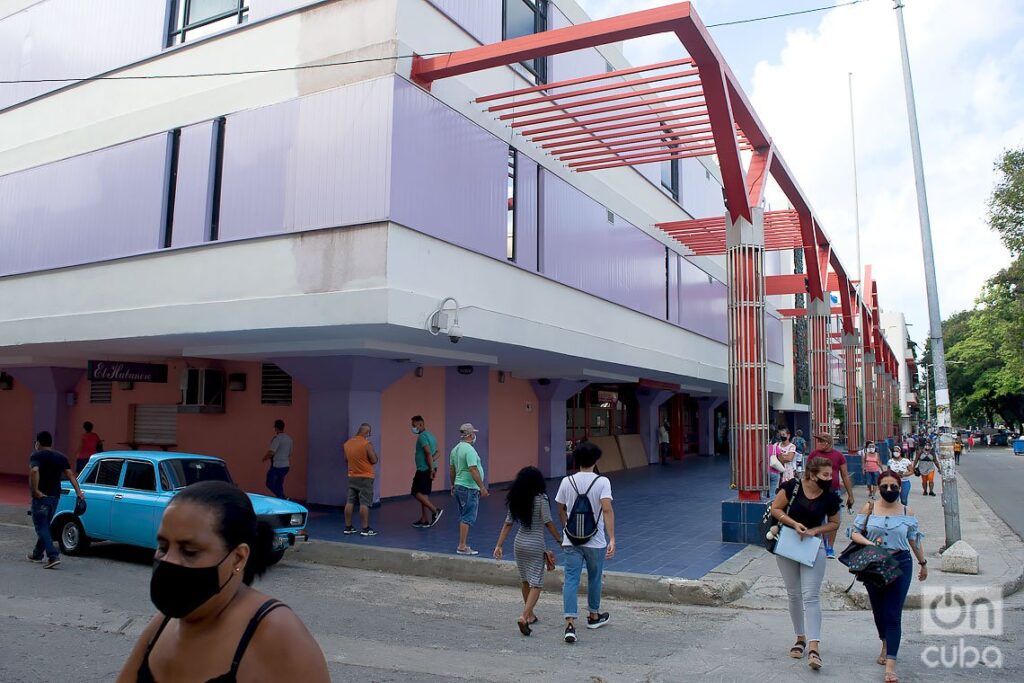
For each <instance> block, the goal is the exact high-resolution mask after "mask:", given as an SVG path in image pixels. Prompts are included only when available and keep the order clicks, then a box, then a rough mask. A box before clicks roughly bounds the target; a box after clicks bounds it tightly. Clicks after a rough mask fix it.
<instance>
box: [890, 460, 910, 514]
mask: <svg viewBox="0 0 1024 683" xmlns="http://www.w3.org/2000/svg"><path fill="white" fill-rule="evenodd" d="M888 469H889V470H891V471H892V472H895V473H896V474H898V475H900V482H901V483H900V503H901V504H903V505H906V504H907V503H908V501H909V500H910V475H911V473H912V472H913V471H914V462H913V461H912V460H911V459H910V458H908V457H907V454H906V453H904V452H902V451H901V450H900V449H898V448H894V449H893V453H892V455H891V456H889V465H888Z"/></svg>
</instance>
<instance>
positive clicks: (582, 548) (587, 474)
mask: <svg viewBox="0 0 1024 683" xmlns="http://www.w3.org/2000/svg"><path fill="white" fill-rule="evenodd" d="M600 458H601V449H600V448H598V447H597V446H596V445H595V444H593V443H590V442H589V441H584V442H583V443H581V444H580V445H579V446H577V447H576V449H575V450H574V451H573V459H574V461H575V463H576V466H577V467H578V468H579V471H578V472H577V473H576V474H573V475H570V476H568V477H565V478H563V479H562V483H561V484H559V486H558V493H557V494H555V502H556V503H557V504H558V518H559V519H560V520H561V522H562V528H563V529H565V532H564V533H563V534H562V550H563V552H564V553H565V577H564V582H563V584H562V609H563V611H564V616H565V622H566V624H565V634H564V635H563V639H564V640H565V642H566V643H575V642H576V637H577V636H576V619H577V618H578V617H579V607H578V600H579V595H578V593H579V588H580V578H581V576H582V575H583V566H584V565H586V567H587V609H588V611H589V613H588V615H587V628H589V629H597V628H601V627H602V626H605V625H606V624H607V623H608V620H609V615H608V613H607V612H602V611H601V577H602V575H603V573H604V561H605V560H606V559H607V560H610V559H611V558H613V557H615V512H614V510H613V509H612V484H611V482H610V481H608V477H605V476H601V475H599V474H597V472H595V471H594V469H595V467H596V465H597V461H598V460H599V459H600Z"/></svg>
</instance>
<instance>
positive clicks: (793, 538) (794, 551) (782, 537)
mask: <svg viewBox="0 0 1024 683" xmlns="http://www.w3.org/2000/svg"><path fill="white" fill-rule="evenodd" d="M819 548H821V538H820V537H819V536H806V537H804V538H800V534H798V533H797V532H796V529H794V528H792V527H788V526H784V527H782V531H781V533H780V534H779V540H778V541H776V543H775V554H776V555H780V556H782V557H788V558H789V559H791V560H793V561H794V562H799V563H800V564H805V565H807V566H808V567H813V566H814V561H815V560H816V559H817V558H818V549H819Z"/></svg>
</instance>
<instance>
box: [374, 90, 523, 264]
mask: <svg viewBox="0 0 1024 683" xmlns="http://www.w3.org/2000/svg"><path fill="white" fill-rule="evenodd" d="M391 154H392V163H391V220H393V221H395V222H396V223H401V224H402V225H405V226H407V227H409V228H412V229H413V230H418V231H420V232H422V233H425V234H427V235H432V236H434V237H437V238H438V239H442V240H444V241H446V242H450V243H452V244H457V245H459V246H461V247H465V248H466V249H472V250H473V251H477V252H480V253H482V254H486V255H488V256H493V257H494V258H499V259H502V260H505V251H506V246H505V240H506V219H507V216H506V214H507V210H508V209H507V207H508V203H507V198H508V171H507V168H508V145H507V144H506V143H505V142H503V141H501V140H499V139H498V138H496V137H494V136H493V135H491V134H490V133H488V132H487V131H485V130H484V129H482V128H480V127H479V126H477V125H476V124H475V123H473V122H472V121H470V120H468V119H467V118H465V117H464V116H462V115H461V114H459V113H457V112H455V111H453V110H451V109H449V108H448V107H446V106H445V105H443V104H441V103H440V102H438V101H437V100H436V99H434V98H433V97H431V96H430V95H429V94H428V93H425V92H423V91H422V90H420V89H419V88H417V87H416V86H414V85H412V84H410V83H409V82H407V81H405V80H403V79H400V78H396V79H395V109H394V125H393V137H392V143H391Z"/></svg>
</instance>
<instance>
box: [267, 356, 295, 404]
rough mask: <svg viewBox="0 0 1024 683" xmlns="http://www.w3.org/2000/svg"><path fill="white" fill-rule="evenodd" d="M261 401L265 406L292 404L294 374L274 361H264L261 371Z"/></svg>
mask: <svg viewBox="0 0 1024 683" xmlns="http://www.w3.org/2000/svg"><path fill="white" fill-rule="evenodd" d="M260 403H262V404H263V405H265V406H290V405H291V404H292V376H291V375H289V374H288V373H287V372H285V371H284V370H282V369H281V368H279V367H277V366H276V365H274V364H273V363H264V364H263V369H262V371H261V372H260Z"/></svg>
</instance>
